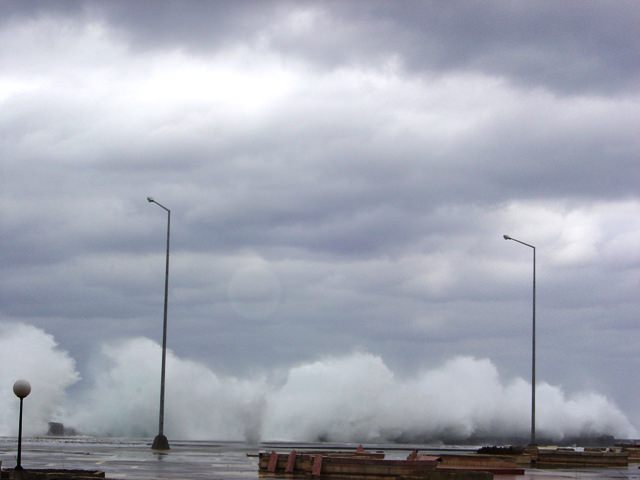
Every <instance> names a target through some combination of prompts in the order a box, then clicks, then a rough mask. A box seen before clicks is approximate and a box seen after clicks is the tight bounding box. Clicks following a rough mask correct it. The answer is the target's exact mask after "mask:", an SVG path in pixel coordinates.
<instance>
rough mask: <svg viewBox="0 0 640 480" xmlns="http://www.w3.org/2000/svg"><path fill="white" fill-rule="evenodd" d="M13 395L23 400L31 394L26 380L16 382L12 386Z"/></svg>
mask: <svg viewBox="0 0 640 480" xmlns="http://www.w3.org/2000/svg"><path fill="white" fill-rule="evenodd" d="M13 393H15V394H16V397H18V398H24V397H26V396H28V395H29V394H30V393H31V385H30V384H29V382H27V381H26V380H18V381H17V382H16V383H14V384H13Z"/></svg>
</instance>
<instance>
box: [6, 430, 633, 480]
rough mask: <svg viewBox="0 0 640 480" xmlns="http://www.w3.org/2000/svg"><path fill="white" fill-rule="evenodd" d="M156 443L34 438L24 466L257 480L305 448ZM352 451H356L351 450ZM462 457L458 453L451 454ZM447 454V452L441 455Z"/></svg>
mask: <svg viewBox="0 0 640 480" xmlns="http://www.w3.org/2000/svg"><path fill="white" fill-rule="evenodd" d="M150 446H151V439H142V440H138V439H113V438H109V439H100V438H92V437H60V438H32V439H26V440H24V441H23V447H22V465H23V466H24V467H25V468H27V469H28V468H30V467H31V468H67V469H74V468H80V469H87V470H102V471H104V472H106V474H107V478H111V479H203V478H206V479H212V480H216V479H220V480H223V479H229V480H237V479H257V478H258V459H257V458H256V457H255V456H254V455H253V454H256V453H257V452H258V451H259V450H271V449H274V448H275V449H277V450H279V451H289V450H291V449H293V448H294V447H297V448H298V449H300V445H293V444H263V445H258V446H256V445H247V444H244V443H236V442H179V441H171V450H170V451H168V452H167V453H158V452H154V451H152V450H151V448H150ZM342 446H343V445H330V446H328V445H326V444H323V445H317V444H316V445H309V444H305V445H304V447H311V448H314V449H317V448H321V447H324V448H339V447H342ZM349 447H352V448H353V447H355V446H354V445H349ZM367 447H368V448H370V449H372V450H385V452H386V453H387V457H388V458H406V455H407V454H408V453H409V452H410V451H411V450H413V449H414V448H416V447H417V448H420V449H421V450H422V451H428V450H430V449H429V447H424V446H417V445H411V446H406V448H405V447H398V446H397V445H394V446H390V445H373V446H371V445H367ZM452 450H455V451H460V450H459V449H457V448H456V449H452ZM436 451H437V452H440V453H443V450H436ZM0 459H1V460H2V466H3V468H11V467H13V466H14V465H15V460H16V440H15V438H0ZM495 478H496V480H511V479H513V480H552V479H554V480H555V479H591V480H595V479H603V480H610V479H625V480H640V469H638V465H637V464H635V465H630V466H629V468H628V469H606V470H601V469H598V470H527V472H526V474H525V475H519V476H513V475H511V476H496V477H495Z"/></svg>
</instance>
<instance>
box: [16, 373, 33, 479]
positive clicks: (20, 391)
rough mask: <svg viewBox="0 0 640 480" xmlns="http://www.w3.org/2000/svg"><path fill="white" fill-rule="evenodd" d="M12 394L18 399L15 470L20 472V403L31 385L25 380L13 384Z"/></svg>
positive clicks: (29, 391)
mask: <svg viewBox="0 0 640 480" xmlns="http://www.w3.org/2000/svg"><path fill="white" fill-rule="evenodd" d="M13 393H15V394H16V397H18V398H19V399H20V420H19V422H18V461H17V462H16V468H15V470H22V464H21V460H22V401H23V400H24V399H25V397H26V396H28V395H29V394H30V393H31V385H30V384H29V382H27V381H26V380H18V381H17V382H16V383H14V384H13Z"/></svg>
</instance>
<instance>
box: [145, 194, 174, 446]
mask: <svg viewBox="0 0 640 480" xmlns="http://www.w3.org/2000/svg"><path fill="white" fill-rule="evenodd" d="M147 202H149V203H155V204H156V205H158V206H159V207H160V208H162V209H163V210H165V211H166V212H167V261H166V268H165V274H164V318H163V322H162V369H161V373H160V415H159V419H158V435H156V438H154V439H153V445H151V448H152V449H154V450H169V440H168V439H167V437H166V436H165V435H164V377H165V365H166V361H167V299H168V294H169V236H170V232H171V210H169V209H168V208H167V207H165V206H164V205H162V204H161V203H158V202H156V201H155V200H154V199H153V198H151V197H147Z"/></svg>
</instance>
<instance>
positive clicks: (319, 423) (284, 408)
mask: <svg viewBox="0 0 640 480" xmlns="http://www.w3.org/2000/svg"><path fill="white" fill-rule="evenodd" d="M160 355H161V351H160V346H159V345H158V344H157V343H155V342H154V341H152V340H149V339H147V338H132V339H123V340H121V341H119V342H111V343H108V344H105V345H103V346H102V347H101V348H100V349H98V350H97V358H96V359H94V360H93V361H92V367H91V368H90V369H89V371H88V372H87V375H86V376H87V378H86V379H85V380H83V381H82V382H81V384H79V385H78V387H79V388H77V389H76V390H77V394H76V395H75V396H74V398H73V399H68V398H66V397H65V389H66V388H67V387H69V386H70V385H72V384H73V383H74V382H76V381H77V380H78V374H77V372H76V371H75V365H74V361H73V359H71V358H70V357H69V355H68V354H67V353H66V352H64V351H62V350H60V349H59V348H58V346H57V344H56V343H55V341H54V339H53V337H52V336H50V335H48V334H46V333H45V332H43V331H42V330H40V329H37V328H35V327H32V326H28V325H22V324H2V323H0V361H1V362H0V380H1V384H2V385H4V387H3V391H4V393H2V394H0V402H2V403H1V404H0V406H1V407H2V408H1V410H0V434H3V435H10V434H15V429H16V426H17V425H16V421H15V420H16V414H17V403H18V402H17V400H16V399H15V398H13V396H12V394H11V385H12V384H13V381H15V379H16V378H18V377H24V378H27V379H29V381H30V382H31V384H32V387H33V393H32V395H31V396H30V397H29V403H28V405H27V409H28V415H26V416H25V420H26V421H25V425H26V426H27V427H28V428H26V433H27V434H29V435H31V434H43V433H45V432H46V428H47V422H48V421H49V420H52V419H56V420H61V421H63V422H64V423H65V424H67V425H68V426H71V427H74V428H75V429H76V430H78V431H79V432H81V433H86V434H94V435H111V436H143V437H152V436H153V435H155V434H156V433H157V427H158V423H157V422H158V401H159V383H160V362H159V359H160ZM167 355H168V356H167V377H166V380H167V389H166V397H165V433H166V434H167V436H168V437H169V438H170V439H171V438H173V439H192V440H211V439H218V440H249V441H251V442H257V441H258V440H259V439H262V440H292V441H314V440H330V441H357V442H376V441H426V440H432V441H433V440H454V439H455V440H457V441H464V440H465V439H470V438H480V437H503V438H507V437H514V436H515V437H522V438H527V436H528V429H529V408H530V393H531V387H530V384H529V383H528V382H527V381H525V380H523V379H520V378H514V379H503V378H501V377H500V374H499V371H498V369H497V367H496V366H495V365H494V364H493V363H492V362H491V361H490V360H488V359H478V358H473V357H468V356H460V357H455V358H452V359H450V360H448V361H447V362H445V363H443V364H442V365H438V366H435V367H433V368H424V369H422V370H421V371H420V372H419V373H417V374H416V375H414V376H412V377H409V378H406V377H398V376H397V375H396V374H395V373H394V372H393V371H392V370H391V369H389V368H388V367H387V366H386V365H385V363H384V360H383V359H382V358H381V357H379V356H376V355H373V354H370V353H366V352H355V353H350V354H346V355H344V356H340V357H326V358H322V359H319V360H317V361H314V362H308V363H304V364H300V365H296V366H292V367H290V368H289V369H288V370H287V371H286V372H285V374H284V375H280V376H278V377H277V378H278V380H277V381H275V380H274V378H276V377H275V376H274V377H256V378H236V377H232V376H223V375H219V374H216V373H215V372H214V371H213V370H211V369H210V368H209V367H207V366H206V365H204V364H202V363H198V362H195V361H192V360H188V359H184V358H180V357H177V356H176V355H175V354H174V353H173V352H172V351H171V350H169V351H168V352H167ZM537 398H538V410H537V414H538V415H537V418H538V425H537V427H538V433H539V436H540V437H549V438H552V439H557V440H562V439H565V438H573V437H577V436H581V435H589V436H598V435H614V436H617V437H627V438H628V437H635V436H636V435H637V431H636V430H635V429H634V427H633V426H632V425H631V423H630V422H629V421H628V419H627V418H626V417H625V415H624V414H623V413H622V412H621V411H620V410H619V409H618V408H617V406H616V405H615V404H614V403H613V402H612V401H611V400H609V399H607V398H606V397H604V396H603V395H600V394H598V393H594V392H582V393H574V394H568V393H565V392H564V391H563V390H562V388H561V387H559V386H553V385H549V384H547V383H544V382H540V383H539V384H538V389H537Z"/></svg>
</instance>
